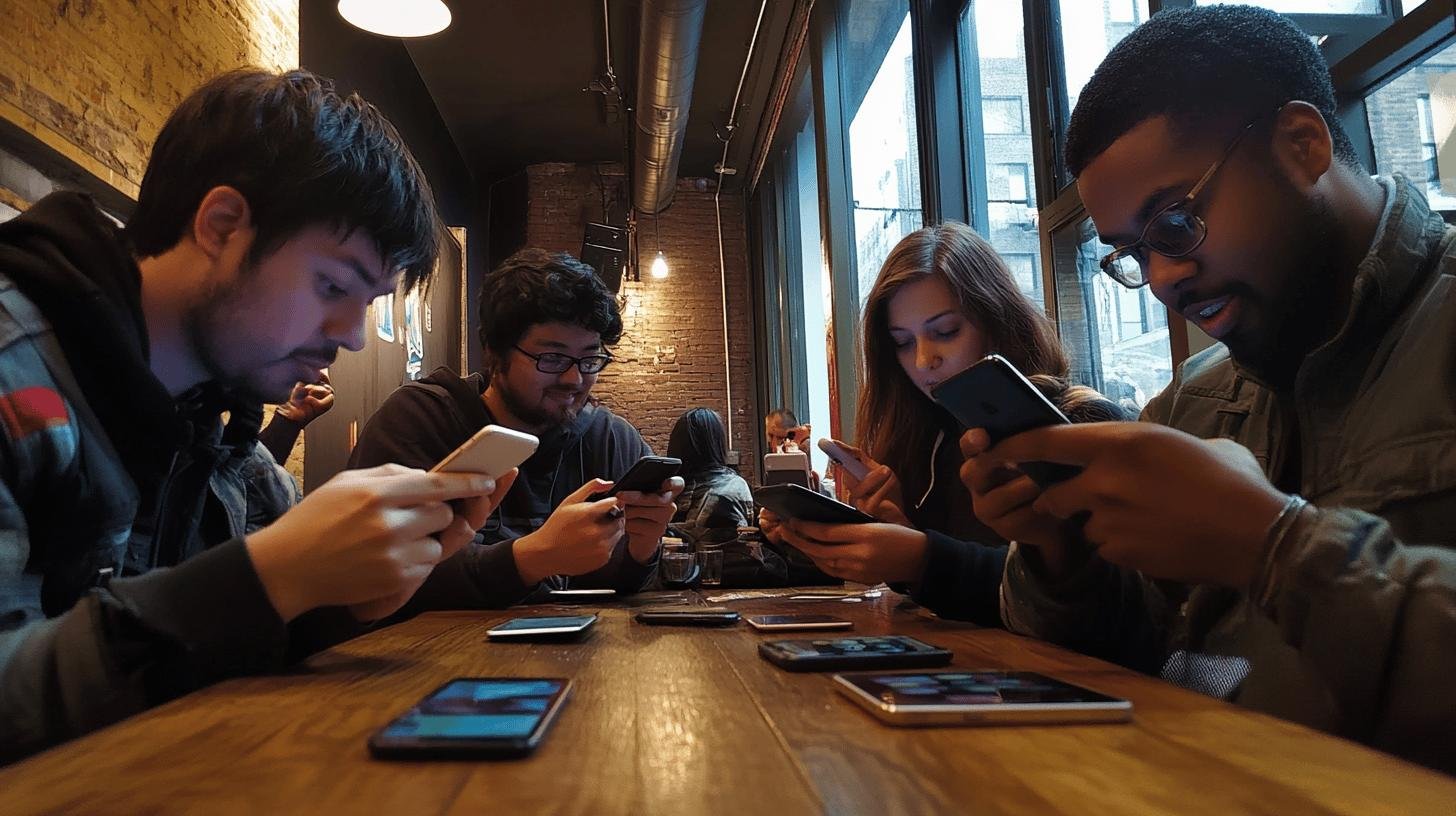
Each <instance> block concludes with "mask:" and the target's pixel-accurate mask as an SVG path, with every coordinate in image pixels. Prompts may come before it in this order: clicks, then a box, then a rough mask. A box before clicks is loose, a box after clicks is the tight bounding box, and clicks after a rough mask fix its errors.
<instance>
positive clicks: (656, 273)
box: [652, 249, 667, 278]
mask: <svg viewBox="0 0 1456 816" xmlns="http://www.w3.org/2000/svg"><path fill="white" fill-rule="evenodd" d="M652 277H654V278H665V277H667V256H665V255H663V254H662V250H660V249H659V250H657V257H656V258H653V259H652Z"/></svg>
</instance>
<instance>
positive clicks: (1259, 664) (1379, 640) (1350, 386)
mask: <svg viewBox="0 0 1456 816" xmlns="http://www.w3.org/2000/svg"><path fill="white" fill-rule="evenodd" d="M1381 183H1382V185H1383V186H1385V188H1386V195H1387V208H1388V210H1387V213H1386V216H1385V218H1384V219H1382V221H1381V224H1380V228H1379V230H1378V232H1377V234H1376V238H1375V242H1374V245H1373V246H1372V248H1371V251H1370V253H1369V254H1368V255H1367V256H1366V257H1365V258H1364V260H1362V261H1361V262H1360V265H1359V267H1358V269H1357V271H1356V276H1355V283H1354V290H1353V293H1352V296H1351V300H1350V309H1349V313H1348V314H1347V316H1346V318H1345V321H1344V324H1343V327H1342V328H1341V329H1340V331H1339V332H1338V333H1337V334H1336V335H1335V336H1334V337H1333V338H1331V339H1330V340H1329V341H1328V342H1327V343H1325V344H1324V345H1323V346H1321V347H1320V348H1318V349H1315V350H1314V351H1313V352H1311V353H1310V354H1309V355H1308V356H1307V357H1306V358H1305V359H1304V362H1303V363H1302V364H1301V365H1300V368H1299V371H1298V376H1297V377H1296V378H1295V380H1294V386H1293V388H1292V389H1289V391H1288V392H1286V393H1277V392H1275V391H1274V390H1272V389H1271V388H1269V387H1268V386H1267V385H1266V384H1264V383H1261V382H1260V381H1259V380H1258V379H1256V378H1255V377H1254V376H1253V374H1252V372H1249V371H1246V370H1244V369H1243V368H1241V367H1240V366H1238V365H1236V364H1235V363H1234V362H1233V361H1232V360H1231V359H1230V357H1229V356H1228V352H1227V350H1225V349H1224V348H1223V347H1221V346H1215V347H1214V348H1211V349H1208V350H1206V351H1204V352H1201V353H1199V354H1197V355H1194V356H1193V357H1191V358H1189V359H1188V360H1187V361H1186V362H1185V363H1183V365H1182V366H1180V367H1179V370H1178V373H1177V375H1176V376H1175V378H1174V380H1173V383H1172V385H1170V386H1168V388H1167V389H1165V390H1164V391H1163V393H1161V394H1159V395H1158V396H1157V398H1155V399H1154V400H1153V401H1152V402H1150V403H1148V406H1147V408H1146V409H1145V410H1144V412H1143V419H1144V420H1146V421H1150V422H1157V423H1159V424H1163V425H1168V426H1170V427H1173V428H1177V429H1179V430H1182V431H1185V432H1187V433H1190V434H1193V435H1195V436H1200V437H1204V438H1215V437H1223V438H1227V439H1232V440H1234V441H1236V442H1238V443H1239V444H1241V445H1243V446H1244V447H1246V448H1248V449H1249V450H1250V451H1251V452H1253V454H1254V457H1255V458H1256V459H1257V460H1258V461H1259V464H1260V465H1261V466H1262V467H1263V469H1264V472H1265V474H1266V475H1267V476H1268V477H1269V478H1270V480H1271V481H1274V482H1275V483H1276V484H1278V483H1279V481H1280V476H1281V475H1282V474H1290V475H1291V476H1292V477H1294V478H1291V479H1290V481H1291V482H1297V484H1286V485H1281V487H1283V489H1286V490H1297V491H1298V492H1299V493H1301V494H1302V495H1304V496H1305V497H1306V498H1308V499H1309V501H1310V502H1311V503H1312V504H1313V505H1315V506H1316V507H1317V508H1318V510H1317V511H1316V512H1314V513H1310V514H1306V515H1304V516H1301V517H1300V519H1299V521H1298V522H1297V523H1295V524H1294V525H1293V526H1292V527H1291V528H1290V529H1289V530H1288V532H1287V534H1286V535H1285V538H1284V540H1283V543H1282V546H1281V547H1280V548H1278V549H1277V551H1276V552H1275V554H1274V557H1272V558H1266V560H1265V563H1264V565H1263V567H1262V570H1261V572H1260V574H1259V575H1258V576H1256V578H1255V580H1254V583H1253V585H1252V586H1250V587H1249V588H1247V590H1245V591H1238V590H1233V589H1227V588H1222V587H1215V586H1208V585H1204V586H1192V587H1190V586H1184V585H1172V584H1169V583H1167V582H1154V581H1150V580H1148V579H1146V578H1145V577H1143V576H1142V575H1141V574H1139V573H1137V572H1134V571H1132V570H1125V569H1121V568H1118V567H1115V566H1113V565H1111V564H1108V563H1107V562H1105V561H1102V560H1100V559H1098V558H1096V557H1095V555H1094V556H1092V557H1091V558H1089V559H1088V560H1087V562H1086V565H1085V566H1084V567H1083V568H1082V569H1080V570H1079V571H1077V572H1074V573H1073V574H1072V575H1070V576H1068V577H1067V578H1066V580H1064V581H1060V582H1052V581H1050V580H1048V579H1047V578H1046V577H1045V575H1044V573H1042V572H1041V571H1040V570H1039V569H1038V567H1037V565H1036V563H1035V561H1034V559H1033V558H1031V557H1028V555H1027V554H1026V553H1021V552H1016V553H1014V554H1013V555H1012V556H1011V558H1010V559H1009V561H1008V562H1007V570H1006V584H1005V587H1004V593H1005V594H1004V600H1003V603H1004V613H1005V615H1006V620H1007V626H1008V628H1010V629H1012V630H1013V631H1017V632H1021V633H1024V634H1030V635H1035V636H1038V637H1042V638H1045V639H1048V640H1052V641H1054V642H1057V643H1062V644H1067V645H1072V646H1074V647H1077V648H1082V649H1086V650H1088V651H1090V652H1093V653H1097V654H1100V655H1103V656H1107V657H1111V658H1114V659H1119V660H1122V661H1123V662H1126V663H1129V664H1132V665H1136V666H1138V667H1140V668H1145V669H1152V670H1157V669H1158V667H1159V666H1163V672H1164V675H1165V676H1166V677H1168V678H1169V679H1175V680H1178V681H1179V682H1183V681H1184V680H1185V678H1190V677H1194V676H1199V677H1201V678H1202V679H1203V680H1204V681H1205V682H1206V684H1207V688H1206V690H1208V691H1210V692H1212V693H1217V694H1219V695H1220V696H1226V697H1229V698H1230V699H1233V700H1234V701H1236V702H1238V703H1239V704H1241V705H1245V706H1248V707H1250V708H1253V709H1255V710H1258V711H1264V712H1267V713H1270V714H1274V715H1276V716H1279V717H1283V718H1285V719H1289V720H1293V721H1295V722H1299V723H1303V724H1305V725H1309V726H1312V727H1315V728H1320V729H1323V730H1326V731H1330V732H1333V733H1335V734H1339V735H1341V736H1344V737H1347V738H1350V739H1354V740H1358V741H1360V742H1363V743H1366V744H1369V745H1373V746H1375V747H1376V748H1380V749H1383V750H1386V751H1390V752H1392V753H1394V754H1397V755H1399V756H1403V757H1405V758H1407V759H1411V760H1414V761H1416V762H1420V763H1423V764H1426V765H1429V766H1431V767H1435V768H1439V769H1441V770H1444V771H1446V772H1447V773H1456V692H1453V687H1456V686H1453V678H1456V648H1453V647H1456V230H1453V229H1452V228H1451V227H1449V226H1447V225H1446V224H1445V223H1444V222H1443V221H1442V219H1441V217H1440V216H1439V215H1435V214H1433V213H1432V212H1431V211H1430V208H1429V207H1427V206H1426V202H1425V200H1424V199H1423V198H1422V196H1421V194H1420V193H1419V192H1417V191H1416V190H1415V189H1414V188H1413V187H1412V186H1411V184H1410V182H1409V181H1407V180H1406V179H1404V178H1401V177H1398V176H1397V177H1396V178H1394V179H1381ZM1295 457H1297V462H1291V460H1292V459H1294V458H1295ZM1291 465H1292V466H1291ZM1296 474H1297V475H1296ZM1190 667H1191V668H1192V669H1196V668H1198V667H1221V668H1224V669H1226V671H1222V672H1216V671H1209V670H1204V671H1202V672H1200V673H1197V674H1195V673H1194V672H1193V671H1190ZM1233 669H1237V670H1236V671H1234V670H1233ZM1213 681H1219V682H1213ZM1185 684H1187V685H1193V684H1192V683H1185Z"/></svg>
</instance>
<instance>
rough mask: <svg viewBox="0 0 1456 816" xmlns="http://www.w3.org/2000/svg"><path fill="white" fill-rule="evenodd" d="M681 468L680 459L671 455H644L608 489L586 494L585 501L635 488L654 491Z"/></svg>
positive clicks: (659, 488)
mask: <svg viewBox="0 0 1456 816" xmlns="http://www.w3.org/2000/svg"><path fill="white" fill-rule="evenodd" d="M681 469H682V460H681V459H677V458H675V457H672V456H644V457H642V458H641V459H638V460H637V461H636V462H634V463H633V464H632V467H630V468H628V469H627V472H626V473H623V474H622V476H621V478H619V479H617V481H616V483H614V484H613V485H612V487H611V489H610V490H603V491H601V492H599V493H593V494H591V495H590V496H587V499H586V500H587V501H601V500H602V499H605V498H606V497H608V496H615V495H617V494H618V493H621V492H622V491H624V490H636V491H640V492H643V493H656V492H657V491H659V490H661V489H662V483H663V482H665V481H667V480H668V479H671V478H672V477H674V476H676V475H677V472H678V471H679V470H681Z"/></svg>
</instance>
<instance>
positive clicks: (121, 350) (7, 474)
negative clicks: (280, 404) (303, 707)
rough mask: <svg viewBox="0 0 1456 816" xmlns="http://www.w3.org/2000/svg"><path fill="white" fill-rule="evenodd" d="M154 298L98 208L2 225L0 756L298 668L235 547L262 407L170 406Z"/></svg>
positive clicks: (218, 401)
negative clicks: (224, 414) (157, 353)
mask: <svg viewBox="0 0 1456 816" xmlns="http://www.w3.org/2000/svg"><path fill="white" fill-rule="evenodd" d="M140 297H141V277H140V271H139V270H138V268H137V266H136V263H135V262H134V260H133V259H132V255H131V251H130V248H129V246H128V244H127V242H126V241H125V239H124V237H123V236H122V235H121V233H120V231H119V230H118V229H117V228H116V227H115V226H114V225H113V224H112V223H111V222H109V221H108V220H107V219H106V218H105V217H104V216H102V215H101V214H100V212H99V211H97V209H96V208H95V206H94V204H93V203H92V202H91V200H90V199H89V198H87V197H85V196H81V195H78V194H74V193H58V194H55V195H51V196H48V197H46V198H45V199H43V200H41V201H40V202H38V203H37V204H36V205H35V206H34V207H32V208H31V209H30V210H29V211H27V212H26V213H25V214H23V215H21V216H20V217H18V218H15V219H13V220H11V221H9V222H7V223H5V224H3V225H0V419H3V421H0V761H4V760H8V759H14V758H16V757H19V756H24V755H26V754H28V753H31V752H33V751H36V750H39V749H41V748H43V747H45V746H47V745H51V744H54V743H56V742H59V741H61V740H64V739H68V738H70V737H73V736H76V735H79V734H82V733H85V732H87V731H90V730H93V729H95V728H98V727H100V726H102V725H105V724H107V723H110V722H114V721H116V720H120V719H122V718H124V717H126V716H129V715H131V714H133V713H136V712H138V711H141V710H143V709H145V708H148V707H150V706H152V705H156V704H157V703H160V702H162V701H164V700H167V699H169V698H171V697H175V696H177V695H179V694H182V693H185V692H187V691H189V690H192V689H195V688H197V687H199V686H201V685H203V684H205V683H208V682H210V681H213V680H216V679H220V678H223V677H227V676H230V675H235V674H238V673H243V672H249V671H255V670H259V669H265V668H271V667H275V666H278V665H280V664H281V662H282V657H283V653H284V648H285V646H286V633H285V629H284V626H283V623H282V621H281V620H280V619H279V617H278V615H277V614H276V613H275V612H274V610H273V607H272V605H271V604H270V603H269V601H268V598H267V596H266V594H265V593H264V590H263V587H262V584H261V583H260V582H259V580H258V577H257V573H256V572H255V571H254V570H253V566H252V562H251V561H250V559H249V558H248V554H247V550H246V549H245V547H244V545H243V542H242V539H241V538H238V537H237V536H240V535H241V534H242V533H243V531H244V524H245V519H246V516H247V509H246V498H245V496H246V489H245V486H244V480H245V471H246V463H247V461H248V459H249V457H250V456H251V454H252V451H253V444H254V439H255V436H256V433H257V422H256V417H257V416H258V415H259V413H258V406H256V405H255V404H251V405H244V404H239V403H236V402H233V401H230V400H229V399H228V398H227V396H226V395H224V394H220V393H217V392H215V391H212V390H208V389H198V390H196V391H195V392H193V393H191V394H189V395H186V397H185V398H184V399H181V400H175V401H174V400H173V399H172V398H171V397H170V396H169V395H168V393H167V391H166V389H165V388H164V387H163V386H162V384H161V383H160V382H159V381H157V379H156V378H155V377H153V376H152V373H151V370H150V368H149V367H148V363H147V334H146V327H145V323H144V318H143V316H142V312H141V301H140ZM223 409H231V410H233V411H234V417H235V418H234V422H233V423H232V424H231V425H230V426H229V427H228V429H227V431H226V432H224V431H223V429H222V426H221V422H220V414H221V411H222V410H223ZM216 542H225V543H220V544H217V546H213V547H210V548H209V546H208V544H209V543H216ZM108 575H110V576H116V577H114V578H112V579H111V580H109V582H108V580H107V576H108Z"/></svg>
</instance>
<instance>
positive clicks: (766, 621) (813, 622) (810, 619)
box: [744, 615, 854, 632]
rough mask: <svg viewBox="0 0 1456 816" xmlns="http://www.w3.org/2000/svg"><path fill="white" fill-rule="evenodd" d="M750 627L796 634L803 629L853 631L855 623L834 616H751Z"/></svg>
mask: <svg viewBox="0 0 1456 816" xmlns="http://www.w3.org/2000/svg"><path fill="white" fill-rule="evenodd" d="M744 620H746V621H748V625H749V626H752V627H753V628H754V629H757V630H759V631H760V632H794V631H798V630H801V629H804V630H807V629H852V628H854V623H853V622H852V621H847V620H844V619H843V618H836V617H834V616H833V615H749V616H747V617H745V618H744Z"/></svg>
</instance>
